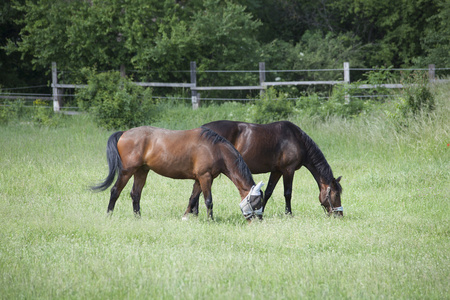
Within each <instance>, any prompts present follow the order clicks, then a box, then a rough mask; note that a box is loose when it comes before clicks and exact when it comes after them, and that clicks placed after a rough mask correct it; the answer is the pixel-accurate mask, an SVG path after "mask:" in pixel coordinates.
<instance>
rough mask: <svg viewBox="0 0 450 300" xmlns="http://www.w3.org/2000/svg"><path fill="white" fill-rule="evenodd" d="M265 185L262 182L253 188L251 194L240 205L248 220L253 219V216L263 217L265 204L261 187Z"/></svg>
mask: <svg viewBox="0 0 450 300" xmlns="http://www.w3.org/2000/svg"><path fill="white" fill-rule="evenodd" d="M263 184H264V183H263V182H262V181H261V182H260V183H258V184H257V185H256V186H253V187H252V188H251V190H250V193H248V195H247V196H246V197H245V198H244V199H242V201H241V203H239V207H240V208H241V211H242V214H243V215H244V218H246V219H247V220H249V219H251V218H252V217H253V216H258V217H262V215H263V203H262V193H261V187H262V185H263Z"/></svg>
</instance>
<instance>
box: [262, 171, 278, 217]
mask: <svg viewBox="0 0 450 300" xmlns="http://www.w3.org/2000/svg"><path fill="white" fill-rule="evenodd" d="M281 175H282V174H281V173H279V172H272V173H270V177H269V182H268V183H267V188H266V190H265V191H264V201H263V212H264V209H265V208H266V205H267V201H269V198H270V197H271V196H272V193H273V190H274V189H275V187H276V186H277V183H278V181H279V180H280V178H281Z"/></svg>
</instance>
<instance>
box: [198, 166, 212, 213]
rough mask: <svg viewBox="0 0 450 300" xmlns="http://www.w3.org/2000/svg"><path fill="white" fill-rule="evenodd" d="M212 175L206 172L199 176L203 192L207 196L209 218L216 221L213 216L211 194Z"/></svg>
mask: <svg viewBox="0 0 450 300" xmlns="http://www.w3.org/2000/svg"><path fill="white" fill-rule="evenodd" d="M212 181H213V179H212V177H211V174H206V175H204V176H202V177H201V178H199V182H200V186H201V189H202V192H203V197H204V198H205V205H206V210H207V215H208V219H211V220H212V221H214V216H213V202H212V195H211V185H212Z"/></svg>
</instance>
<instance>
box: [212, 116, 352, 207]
mask: <svg viewBox="0 0 450 300" xmlns="http://www.w3.org/2000/svg"><path fill="white" fill-rule="evenodd" d="M203 126H204V127H207V128H210V129H212V130H214V131H215V132H217V133H218V134H219V135H221V136H223V137H224V138H226V139H227V140H228V141H230V142H231V143H232V144H233V145H234V146H235V147H236V149H237V150H238V151H239V153H241V155H242V157H243V158H244V161H245V162H246V163H247V165H248V167H249V168H250V171H251V172H252V173H253V174H260V173H267V172H270V178H269V183H268V184H267V188H266V190H265V192H264V200H263V211H264V207H265V206H266V204H267V201H268V200H269V198H270V196H271V195H272V193H273V190H274V188H275V186H276V185H277V182H278V180H279V179H280V177H281V176H283V184H284V197H285V201H286V211H285V212H286V214H292V209H291V197H292V181H293V178H294V173H295V171H296V170H298V169H300V167H302V166H305V167H306V168H307V169H308V170H309V171H310V172H311V174H312V175H313V177H314V179H315V180H316V181H317V185H318V186H319V190H320V194H319V201H320V204H321V205H322V207H323V208H324V210H325V212H327V213H328V214H329V215H331V214H334V215H338V216H343V215H344V214H343V208H342V206H341V193H342V187H341V185H340V183H339V181H340V180H341V177H339V178H337V179H335V178H334V176H333V172H332V171H331V167H330V165H329V164H328V162H327V160H326V159H325V156H324V155H323V153H322V151H320V149H319V147H318V146H317V145H316V143H315V142H314V141H313V140H312V139H311V138H310V137H309V136H308V135H307V134H306V133H305V132H304V131H303V130H301V129H300V128H299V127H298V126H296V125H294V124H293V123H291V122H288V121H280V122H274V123H270V124H251V123H245V122H235V121H215V122H211V123H207V124H204V125H203Z"/></svg>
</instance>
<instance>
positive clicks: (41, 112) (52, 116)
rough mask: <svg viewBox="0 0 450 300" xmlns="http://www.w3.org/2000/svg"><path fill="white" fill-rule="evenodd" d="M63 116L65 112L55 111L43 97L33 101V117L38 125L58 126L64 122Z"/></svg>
mask: <svg viewBox="0 0 450 300" xmlns="http://www.w3.org/2000/svg"><path fill="white" fill-rule="evenodd" d="M63 118H64V115H63V114H60V113H54V112H53V107H52V106H50V105H48V102H45V101H43V100H41V99H37V100H36V101H34V102H33V114H32V116H31V119H32V120H33V122H34V123H35V124H36V125H38V126H45V127H58V126H60V125H61V124H62V123H61V121H62V119H63Z"/></svg>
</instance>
